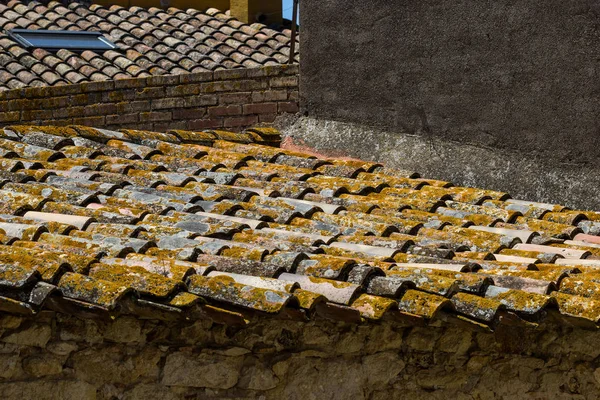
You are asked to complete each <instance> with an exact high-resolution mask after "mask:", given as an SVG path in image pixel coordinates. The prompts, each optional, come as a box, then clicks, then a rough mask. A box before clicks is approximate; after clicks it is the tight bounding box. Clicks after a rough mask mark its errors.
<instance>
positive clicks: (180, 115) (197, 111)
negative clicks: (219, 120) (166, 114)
mask: <svg viewBox="0 0 600 400" xmlns="http://www.w3.org/2000/svg"><path fill="white" fill-rule="evenodd" d="M205 115H206V109H205V108H179V109H176V110H173V120H174V121H175V120H180V119H200V118H202V117H204V116H205Z"/></svg>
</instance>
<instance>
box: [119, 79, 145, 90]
mask: <svg viewBox="0 0 600 400" xmlns="http://www.w3.org/2000/svg"><path fill="white" fill-rule="evenodd" d="M145 86H146V79H144V78H131V79H117V80H115V89H130V88H143V87H145Z"/></svg>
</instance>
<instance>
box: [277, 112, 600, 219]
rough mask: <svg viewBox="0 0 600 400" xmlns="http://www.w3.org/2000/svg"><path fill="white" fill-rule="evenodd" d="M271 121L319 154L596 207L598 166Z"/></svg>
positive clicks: (376, 131) (336, 125) (366, 130)
mask: <svg viewBox="0 0 600 400" xmlns="http://www.w3.org/2000/svg"><path fill="white" fill-rule="evenodd" d="M277 125H278V126H279V128H280V129H281V131H282V135H283V137H284V138H288V139H287V140H286V141H284V144H285V143H294V144H296V145H300V146H306V147H308V148H312V149H314V150H315V151H316V152H317V153H320V154H321V155H325V156H335V157H354V158H360V159H364V160H372V161H379V162H382V163H384V164H386V165H387V166H390V167H395V168H400V169H408V170H412V171H415V172H418V173H420V174H421V175H422V176H424V177H427V178H432V179H441V180H448V181H451V182H453V183H454V184H456V185H462V186H472V187H483V188H487V189H494V190H500V191H505V192H508V193H510V194H511V195H512V196H513V197H514V198H519V199H526V200H537V201H544V202H551V203H561V204H565V205H567V206H570V207H572V208H574V209H582V208H583V209H586V208H587V209H596V210H597V209H600V197H598V195H597V193H598V190H597V188H598V187H600V169H598V168H597V167H594V166H591V165H586V164H584V165H582V164H574V163H567V162H558V161H556V160H548V159H544V158H542V157H538V156H535V155H534V154H530V155H526V156H525V155H523V154H522V153H518V152H511V151H507V150H500V149H495V148H489V147H481V146H475V145H468V144H464V143H461V142H456V141H448V140H444V139H443V138H439V137H436V136H430V137H424V136H421V135H408V134H406V133H401V132H393V131H390V130H384V129H380V128H376V127H369V126H365V125H360V124H352V123H344V122H337V121H328V120H323V119H314V118H310V117H301V118H296V117H291V118H290V117H281V118H280V119H279V120H278V121H277Z"/></svg>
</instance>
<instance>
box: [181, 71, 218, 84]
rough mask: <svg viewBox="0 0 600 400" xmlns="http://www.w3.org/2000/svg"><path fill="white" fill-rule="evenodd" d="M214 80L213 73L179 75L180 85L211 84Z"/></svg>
mask: <svg viewBox="0 0 600 400" xmlns="http://www.w3.org/2000/svg"><path fill="white" fill-rule="evenodd" d="M212 80H213V73H212V72H210V71H206V72H194V73H193V74H181V75H179V83H182V84H186V83H195V82H209V81H212Z"/></svg>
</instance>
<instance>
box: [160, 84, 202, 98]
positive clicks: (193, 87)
mask: <svg viewBox="0 0 600 400" xmlns="http://www.w3.org/2000/svg"><path fill="white" fill-rule="evenodd" d="M202 89H203V86H202V85H201V84H199V83H188V84H184V85H177V86H167V87H166V88H165V95H166V96H167V97H182V96H192V95H198V94H200V93H201V92H202Z"/></svg>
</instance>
